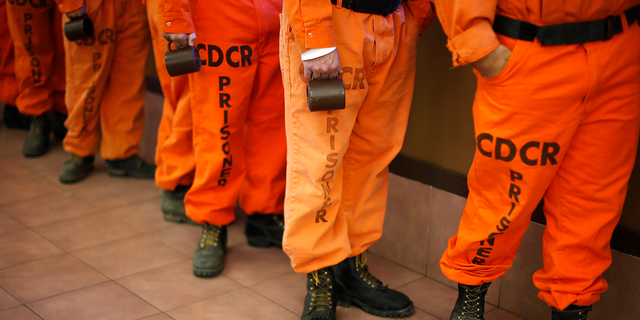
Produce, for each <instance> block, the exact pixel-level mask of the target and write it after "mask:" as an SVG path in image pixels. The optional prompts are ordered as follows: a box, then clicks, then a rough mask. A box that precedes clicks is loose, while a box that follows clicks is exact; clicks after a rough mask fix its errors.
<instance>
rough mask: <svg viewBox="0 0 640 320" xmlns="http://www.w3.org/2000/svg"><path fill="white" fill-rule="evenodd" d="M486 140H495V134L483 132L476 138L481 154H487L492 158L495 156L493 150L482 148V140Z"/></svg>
mask: <svg viewBox="0 0 640 320" xmlns="http://www.w3.org/2000/svg"><path fill="white" fill-rule="evenodd" d="M484 140H489V141H491V142H493V136H492V135H490V134H488V133H481V134H479V135H478V137H477V138H476V144H477V145H478V152H480V154H481V155H483V156H485V157H489V158H491V157H492V156H493V154H492V153H491V151H486V150H484V149H482V141H484Z"/></svg>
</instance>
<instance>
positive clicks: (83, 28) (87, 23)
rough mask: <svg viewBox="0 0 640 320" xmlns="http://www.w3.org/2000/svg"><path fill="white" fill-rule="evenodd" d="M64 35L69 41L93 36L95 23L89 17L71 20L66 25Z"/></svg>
mask: <svg viewBox="0 0 640 320" xmlns="http://www.w3.org/2000/svg"><path fill="white" fill-rule="evenodd" d="M64 34H65V36H67V39H69V41H76V40H82V39H86V38H89V37H92V36H93V22H91V19H89V17H87V16H82V17H79V18H75V19H73V20H70V21H69V22H67V23H65V24H64Z"/></svg>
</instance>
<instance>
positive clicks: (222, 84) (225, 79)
mask: <svg viewBox="0 0 640 320" xmlns="http://www.w3.org/2000/svg"><path fill="white" fill-rule="evenodd" d="M218 84H219V87H220V91H223V90H224V87H226V86H228V85H230V84H231V78H229V77H224V76H222V77H220V78H219V79H218Z"/></svg>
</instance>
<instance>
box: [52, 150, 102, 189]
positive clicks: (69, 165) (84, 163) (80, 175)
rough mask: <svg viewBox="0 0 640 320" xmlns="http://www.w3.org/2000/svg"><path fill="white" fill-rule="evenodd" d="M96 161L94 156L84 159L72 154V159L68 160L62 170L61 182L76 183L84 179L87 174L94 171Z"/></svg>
mask: <svg viewBox="0 0 640 320" xmlns="http://www.w3.org/2000/svg"><path fill="white" fill-rule="evenodd" d="M94 159H95V157H94V156H88V157H84V158H83V157H81V156H76V155H75V154H72V155H71V159H70V160H67V161H66V162H65V163H64V165H63V166H62V170H60V178H59V179H60V182H62V183H74V182H78V181H80V180H82V179H84V177H85V176H86V175H87V172H89V171H91V170H93V161H94Z"/></svg>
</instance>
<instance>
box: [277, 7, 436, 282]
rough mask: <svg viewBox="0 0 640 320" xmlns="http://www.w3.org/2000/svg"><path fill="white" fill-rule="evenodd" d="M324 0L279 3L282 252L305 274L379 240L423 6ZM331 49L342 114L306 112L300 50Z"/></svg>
mask: <svg viewBox="0 0 640 320" xmlns="http://www.w3.org/2000/svg"><path fill="white" fill-rule="evenodd" d="M340 3H341V1H339V2H338V5H332V4H331V2H330V1H329V0H314V1H300V0H285V8H284V13H283V14H282V22H281V26H282V27H281V34H280V47H281V48H280V56H281V57H280V63H281V65H282V69H283V83H284V87H285V119H286V126H287V127H286V128H287V148H288V153H287V192H286V197H285V226H286V228H285V233H284V239H283V247H284V251H285V252H286V253H287V254H288V255H289V257H290V258H291V264H292V266H293V268H294V270H295V271H296V272H299V273H309V272H312V271H315V270H318V269H320V268H324V267H327V266H332V265H335V264H337V263H339V262H341V261H343V260H344V259H346V258H348V257H352V256H355V255H358V254H360V253H362V252H363V251H365V250H366V249H367V248H368V247H369V246H371V245H372V244H373V243H375V242H376V241H377V240H378V239H379V238H380V236H381V234H382V224H383V221H384V214H385V208H386V199H387V189H388V164H389V163H390V162H391V160H393V158H394V157H395V156H396V155H397V153H398V152H399V151H400V148H401V146H402V142H403V139H404V134H405V130H406V126H407V120H408V116H409V109H410V107H411V99H412V95H413V85H414V76H415V60H416V43H417V39H418V36H419V33H420V32H421V30H423V29H424V28H426V26H427V25H428V24H429V23H430V22H431V19H432V9H431V3H430V2H429V1H428V0H424V1H423V0H419V1H406V2H403V3H402V5H401V6H400V7H399V8H398V9H397V10H396V11H395V12H393V13H391V14H389V15H387V16H382V15H374V14H366V13H358V12H354V11H351V10H349V9H346V8H342V7H341V6H340ZM328 47H337V50H338V54H339V56H340V63H341V67H342V70H343V72H344V73H343V75H342V79H343V81H344V83H345V92H346V109H344V110H338V111H321V112H310V111H309V108H308V106H307V95H306V83H307V80H308V79H305V78H304V75H303V70H304V68H303V65H302V61H301V53H302V52H304V51H306V50H308V49H315V48H328Z"/></svg>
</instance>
